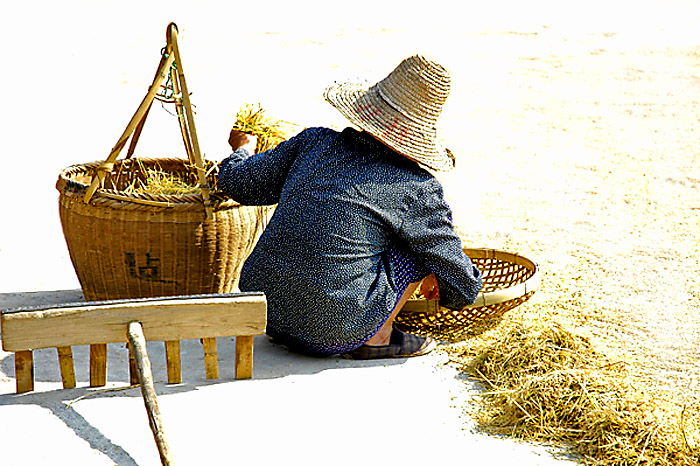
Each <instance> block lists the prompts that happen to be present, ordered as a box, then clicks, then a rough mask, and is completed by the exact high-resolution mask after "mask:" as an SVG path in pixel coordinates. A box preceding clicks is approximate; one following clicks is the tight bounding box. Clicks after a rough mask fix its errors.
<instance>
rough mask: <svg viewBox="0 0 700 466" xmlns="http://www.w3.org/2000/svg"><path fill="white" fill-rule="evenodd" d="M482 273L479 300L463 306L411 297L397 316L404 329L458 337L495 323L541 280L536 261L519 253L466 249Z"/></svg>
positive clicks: (423, 333) (449, 338) (532, 291)
mask: <svg viewBox="0 0 700 466" xmlns="http://www.w3.org/2000/svg"><path fill="white" fill-rule="evenodd" d="M464 252H465V254H466V255H467V256H468V257H469V258H470V259H471V261H472V263H474V265H475V266H476V267H477V268H478V269H479V270H480V271H481V273H482V274H483V289H482V291H481V293H479V296H478V297H477V299H476V302H475V303H474V304H473V305H471V306H467V307H465V308H464V309H460V310H456V311H454V310H451V309H447V308H444V307H440V306H439V304H438V300H434V299H432V300H427V299H410V300H409V301H408V302H407V303H406V305H405V306H404V307H403V309H402V310H401V312H400V313H399V314H398V316H397V317H396V320H395V322H396V324H397V325H398V326H399V327H401V328H402V329H404V330H408V331H410V332H412V333H418V334H422V335H431V336H434V337H436V338H440V339H443V340H458V339H461V338H464V337H465V336H467V335H470V334H473V333H475V329H476V328H480V329H483V328H484V327H485V326H488V325H489V324H494V323H495V322H496V321H497V320H498V318H499V317H500V316H502V315H503V314H504V313H506V312H508V311H510V310H511V309H513V308H515V307H518V306H520V305H521V304H522V303H524V302H525V301H527V300H528V299H530V297H531V296H532V295H533V293H534V292H535V290H536V289H537V288H538V286H539V284H540V272H539V269H538V267H537V264H536V263H534V262H533V261H531V260H530V259H528V258H526V257H523V256H521V255H518V254H513V253H509V252H505V251H498V250H495V249H469V248H465V249H464Z"/></svg>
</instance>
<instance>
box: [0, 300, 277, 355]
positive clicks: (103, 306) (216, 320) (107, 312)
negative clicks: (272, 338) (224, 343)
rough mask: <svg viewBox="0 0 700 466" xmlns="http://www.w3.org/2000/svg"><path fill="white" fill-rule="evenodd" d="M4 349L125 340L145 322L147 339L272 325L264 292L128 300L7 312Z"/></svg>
mask: <svg viewBox="0 0 700 466" xmlns="http://www.w3.org/2000/svg"><path fill="white" fill-rule="evenodd" d="M0 320H1V323H2V326H1V327H2V347H3V349H4V350H5V351H22V350H28V349H39V348H51V347H59V346H75V345H89V344H95V343H117V342H124V339H125V338H126V337H125V335H124V328H126V326H127V325H128V324H129V322H133V321H138V322H141V324H142V326H143V328H144V333H145V335H146V339H147V340H159V341H169V340H185V339H194V338H200V337H201V336H202V335H206V336H207V337H212V338H214V337H223V336H232V335H261V334H263V333H265V327H266V324H267V302H266V299H265V295H264V294H262V293H243V294H240V295H237V294H231V295H215V296H213V297H187V298H162V299H147V300H124V301H113V302H109V301H108V302H104V303H79V304H76V305H75V306H73V305H70V306H67V307H56V308H49V309H41V310H19V311H10V312H7V311H6V312H3V313H2V315H1V316H0Z"/></svg>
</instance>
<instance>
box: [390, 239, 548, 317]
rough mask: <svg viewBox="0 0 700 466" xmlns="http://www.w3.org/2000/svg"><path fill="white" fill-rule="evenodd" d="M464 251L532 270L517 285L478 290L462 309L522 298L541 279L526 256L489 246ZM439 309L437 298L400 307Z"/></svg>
mask: <svg viewBox="0 0 700 466" xmlns="http://www.w3.org/2000/svg"><path fill="white" fill-rule="evenodd" d="M462 250H463V251H464V253H465V254H466V255H467V256H468V257H470V258H478V259H502V260H505V261H508V262H511V263H514V264H518V265H522V266H523V267H526V268H527V269H529V270H532V272H533V273H532V275H531V276H530V277H528V278H527V279H526V280H525V281H524V282H522V283H518V284H517V285H512V286H509V287H508V288H502V289H499V290H494V291H490V292H488V293H485V292H483V291H482V292H480V293H479V294H478V295H477V297H476V301H474V304H470V305H468V306H465V307H464V308H463V309H477V308H480V307H486V306H492V305H495V304H501V303H505V302H508V301H512V300H514V299H518V298H522V297H523V296H527V295H528V294H530V293H533V292H534V291H535V290H537V288H539V286H540V283H541V281H542V279H541V275H540V268H539V266H538V265H537V263H536V262H535V261H533V260H531V259H528V258H527V257H525V256H523V255H521V254H517V253H513V252H508V251H502V250H498V249H489V248H467V247H464V248H462ZM439 309H440V304H439V300H437V299H409V300H408V301H407V302H406V304H405V305H404V307H403V308H402V309H401V312H402V313H404V312H405V313H435V312H438V311H439Z"/></svg>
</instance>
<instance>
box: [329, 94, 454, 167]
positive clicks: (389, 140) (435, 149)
mask: <svg viewBox="0 0 700 466" xmlns="http://www.w3.org/2000/svg"><path fill="white" fill-rule="evenodd" d="M324 98H325V99H326V100H327V101H328V103H330V104H331V105H333V106H334V107H335V108H336V109H337V110H338V111H339V112H340V113H342V114H343V115H344V116H345V117H346V118H347V119H348V120H350V122H352V123H353V124H354V125H356V126H358V127H359V128H360V129H363V130H365V131H367V132H368V133H370V134H371V135H372V136H374V137H375V138H377V139H379V140H380V141H382V142H383V143H384V144H386V145H387V146H389V147H391V148H392V149H394V150H395V151H396V152H398V153H400V154H401V155H403V156H405V157H407V158H409V159H411V160H413V161H415V162H417V163H419V164H420V165H423V166H424V167H427V168H429V169H431V170H436V171H449V170H452V169H453V168H454V166H455V158H454V156H453V155H452V152H450V150H449V149H447V148H445V147H442V145H441V144H439V143H438V141H437V131H436V128H435V127H434V126H431V125H430V124H426V123H425V122H421V121H417V120H416V119H413V118H410V117H408V116H407V115H405V114H403V113H402V112H401V111H399V110H398V109H396V108H395V107H394V106H392V105H391V104H390V103H389V102H387V101H386V100H385V99H384V98H383V97H382V95H381V93H380V90H379V88H378V86H377V85H374V86H371V87H370V86H369V85H368V84H367V83H358V82H344V83H334V84H332V85H331V86H329V87H328V88H327V89H326V91H325V92H324Z"/></svg>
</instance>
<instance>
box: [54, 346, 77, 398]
mask: <svg viewBox="0 0 700 466" xmlns="http://www.w3.org/2000/svg"><path fill="white" fill-rule="evenodd" d="M56 352H57V353H58V367H59V368H60V369H61V381H62V382H63V388H75V366H74V364H73V349H72V348H71V347H70V346H60V347H58V348H56Z"/></svg>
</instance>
